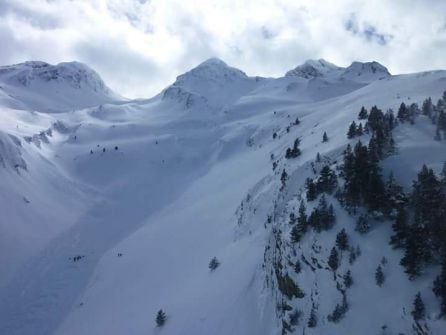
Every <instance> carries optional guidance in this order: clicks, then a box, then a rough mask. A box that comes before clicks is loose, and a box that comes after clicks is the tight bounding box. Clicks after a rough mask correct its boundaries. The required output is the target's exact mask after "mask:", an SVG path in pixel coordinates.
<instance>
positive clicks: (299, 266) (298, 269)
mask: <svg viewBox="0 0 446 335" xmlns="http://www.w3.org/2000/svg"><path fill="white" fill-rule="evenodd" d="M300 271H302V266H301V264H300V261H299V260H297V261H296V264H295V265H294V272H296V273H297V274H299V273H300Z"/></svg>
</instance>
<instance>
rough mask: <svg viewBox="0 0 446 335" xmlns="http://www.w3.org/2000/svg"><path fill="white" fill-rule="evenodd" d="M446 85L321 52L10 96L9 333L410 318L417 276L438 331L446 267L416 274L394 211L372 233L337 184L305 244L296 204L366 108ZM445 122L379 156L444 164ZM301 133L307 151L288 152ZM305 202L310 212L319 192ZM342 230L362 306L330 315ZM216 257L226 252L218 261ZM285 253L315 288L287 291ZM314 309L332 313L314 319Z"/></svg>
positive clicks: (398, 326)
mask: <svg viewBox="0 0 446 335" xmlns="http://www.w3.org/2000/svg"><path fill="white" fill-rule="evenodd" d="M309 67H312V68H314V71H313V69H309ZM304 70H305V71H304ZM315 71H317V72H315ZM302 73H304V75H302ZM310 74H311V75H310ZM2 78H5V77H2ZM3 80H5V81H6V79H3ZM56 82H58V81H55V82H54V85H56ZM60 85H61V86H64V85H66V84H65V82H62V83H60ZM445 86H446V72H445V71H438V72H430V73H422V74H413V75H400V76H390V75H389V74H388V72H387V70H386V69H385V68H384V67H382V66H381V65H379V64H377V63H353V64H352V65H351V66H350V67H348V68H346V69H343V68H339V67H337V66H335V65H332V64H329V63H328V62H325V61H309V62H307V63H306V64H304V65H303V66H300V67H298V68H297V70H293V71H290V72H289V73H288V74H287V76H285V77H283V78H277V79H272V78H268V79H260V78H250V77H248V76H246V75H245V74H244V73H243V72H241V71H239V70H237V69H234V68H231V67H229V66H227V65H226V64H224V63H223V62H221V61H219V60H217V59H211V60H208V61H206V62H204V63H203V64H201V65H199V66H198V67H196V68H195V69H192V70H191V71H189V72H187V73H185V74H183V75H181V76H179V77H178V78H177V81H176V82H175V83H174V84H172V85H171V86H169V87H168V88H166V89H165V90H164V91H163V92H161V94H159V95H157V96H156V97H154V98H152V99H149V100H144V101H129V102H122V101H121V102H113V100H109V101H108V103H107V102H106V101H101V102H96V103H95V104H96V105H97V106H93V102H92V100H91V101H90V102H91V103H92V104H91V105H90V104H89V103H90V102H89V103H88V104H84V102H85V101H88V99H89V97H90V95H88V94H90V93H88V94H87V95H86V100H85V101H82V102H80V103H79V105H77V106H76V105H75V104H76V103H77V102H76V100H73V101H72V103H73V107H72V108H73V109H75V111H74V112H70V113H67V112H61V113H58V114H46V113H38V112H29V111H27V109H38V108H36V107H34V105H33V103H34V102H35V103H36V105H39V104H40V102H41V101H43V100H40V99H44V98H45V99H46V95H45V94H46V93H45V92H46V91H45V92H43V93H42V92H40V91H39V88H36V87H37V86H36V87H34V86H33V85H30V86H23V87H20V86H17V87H20V89H19V91H17V92H18V93H17V96H18V97H27V96H36V97H38V99H37V98H36V100H27V99H25V98H23V100H20V99H19V98H17V99H16V101H18V102H21V103H23V105H19V103H17V105H14V106H13V105H11V104H10V103H9V102H6V103H5V102H4V100H2V101H3V102H2V104H3V107H0V113H1V114H0V115H1V118H2V120H3V121H4V122H2V124H1V126H0V130H1V132H2V133H1V135H0V141H1V142H0V157H6V158H4V159H3V161H5V162H8V163H7V164H5V165H6V166H5V167H0V178H1V180H2V183H1V185H2V186H0V197H1V199H2V201H0V211H1V212H2V213H8V216H7V220H5V221H3V220H2V221H1V222H0V232H1V234H0V236H1V237H0V238H1V241H0V255H4V256H2V258H0V262H1V264H2V267H3V268H5V269H7V272H8V276H7V277H6V278H2V282H1V283H0V284H1V285H0V297H1V299H0V333H1V334H3V333H5V334H11V335H13V334H64V335H65V334H95V335H96V334H124V333H125V334H162V333H168V334H185V333H186V334H217V335H218V334H221V335H227V334H265V335H269V334H280V333H282V332H283V329H284V323H283V321H285V322H288V323H289V317H290V315H291V314H292V312H295V311H297V310H299V311H301V315H300V317H299V318H298V319H300V322H299V323H298V324H295V325H292V327H291V328H292V329H293V330H289V331H287V330H285V332H286V333H296V334H302V333H305V334H327V333H330V334H380V333H386V332H387V333H388V334H398V333H406V334H410V333H412V332H414V330H413V327H414V324H415V323H414V320H413V319H412V317H411V315H410V310H411V308H412V301H413V297H414V295H415V294H416V293H417V292H418V291H420V292H421V294H422V296H423V298H424V301H425V304H426V309H427V315H428V317H427V318H426V320H425V321H423V323H422V325H421V327H422V328H421V329H423V331H425V332H426V333H430V334H441V333H442V330H444V329H445V326H446V323H445V322H444V321H443V320H441V319H437V315H438V310H439V307H438V299H436V298H435V297H434V296H433V294H432V292H431V287H430V285H431V282H432V280H433V276H434V274H437V273H438V267H436V266H433V267H432V268H431V269H429V271H428V272H427V273H426V274H425V275H423V276H422V277H420V278H418V279H417V280H415V281H409V280H408V279H407V276H406V275H405V274H404V269H403V268H402V267H401V266H400V265H399V260H400V258H401V256H402V255H401V253H402V252H401V250H393V249H392V248H391V247H390V246H389V245H388V239H389V237H390V235H391V228H390V225H391V222H389V221H383V222H378V221H376V222H374V224H373V228H372V230H371V231H370V232H369V234H367V235H361V234H359V233H357V232H356V231H355V230H354V227H355V221H356V217H355V216H354V215H349V214H348V213H347V212H346V210H345V209H343V208H342V206H340V204H339V203H338V201H337V200H336V199H335V197H334V196H329V195H327V199H328V201H329V202H330V203H332V204H333V205H334V208H335V213H336V216H337V219H336V223H335V225H334V227H333V228H332V229H331V230H329V231H324V232H322V233H316V232H313V231H311V232H309V233H307V235H305V236H304V238H303V239H302V240H301V243H299V244H293V243H292V242H291V241H290V231H291V229H292V225H290V224H289V214H290V213H291V212H294V213H296V212H297V208H298V207H299V202H300V200H301V199H305V181H306V178H307V177H310V178H315V177H316V175H317V174H318V173H319V171H320V169H321V168H322V165H323V163H315V159H316V154H317V153H318V152H319V153H320V155H321V157H322V158H321V159H322V162H326V163H328V164H330V165H331V166H332V167H333V168H334V167H336V166H339V165H340V164H341V161H342V152H343V151H344V149H345V147H346V145H347V144H348V143H351V144H352V145H354V144H355V143H356V140H357V139H358V138H356V139H347V136H346V134H347V131H348V128H349V125H350V123H351V122H352V121H353V120H356V121H357V115H358V112H359V110H360V108H361V106H366V107H367V108H370V107H372V106H373V105H375V104H377V105H378V106H379V107H380V108H382V109H384V110H386V109H387V108H393V109H394V110H397V109H398V107H399V105H400V104H401V102H403V101H405V102H406V103H412V102H418V103H419V104H421V102H422V101H423V100H424V99H425V98H426V97H428V96H432V98H433V99H434V101H436V100H437V99H438V98H439V97H441V94H442V92H443V91H444V89H445ZM38 87H40V86H38ZM104 87H105V86H104ZM19 93H20V94H19ZM5 106H6V107H5ZM11 106H12V107H11ZM51 106H52V105H51ZM86 106H89V107H88V108H85V107H86ZM296 118H298V119H299V120H300V121H299V122H296ZM324 132H327V134H328V137H329V140H328V142H325V143H322V135H323V133H324ZM434 134H435V126H434V125H432V123H431V121H430V120H428V118H427V117H426V116H419V117H418V118H417V120H416V122H415V124H414V125H410V124H409V123H404V124H400V125H399V126H398V127H397V128H396V129H395V130H394V132H393V136H394V139H395V142H396V147H397V152H398V153H397V154H395V155H393V156H389V157H388V158H387V159H385V160H384V161H383V162H382V166H383V174H385V175H387V174H388V173H389V172H390V171H393V172H394V175H395V178H397V180H398V181H399V182H400V183H401V184H402V185H403V186H404V187H406V188H409V187H410V185H411V182H412V180H413V179H415V178H416V174H417V172H418V171H419V169H420V167H421V165H422V164H423V163H426V164H428V165H429V166H430V167H432V168H434V169H435V171H436V172H439V171H440V169H441V166H442V162H443V160H444V159H445V158H446V157H445V156H446V147H445V142H444V141H434V140H433V136H434ZM296 138H300V140H301V143H300V150H301V151H302V154H301V155H300V156H299V157H297V158H294V159H286V158H285V157H284V155H285V152H286V149H287V147H291V146H292V145H293V142H294V140H295V139H296ZM360 138H361V140H362V141H364V142H366V141H368V140H369V139H370V134H365V135H362V137H360ZM420 153H423V156H421V154H420ZM421 157H422V158H421ZM273 164H274V166H275V169H272V165H273ZM25 167H26V169H25ZM283 169H285V170H286V171H287V174H288V179H287V180H286V183H285V185H283V184H282V182H281V173H282V171H283ZM315 172H316V174H315ZM3 181H4V182H3ZM305 203H306V206H307V212H308V213H309V212H310V211H311V209H312V208H313V207H315V206H317V203H318V200H314V201H305ZM341 228H345V229H346V231H347V232H348V234H349V238H350V243H351V244H352V245H353V246H355V247H356V245H360V246H361V250H362V253H361V255H358V259H357V260H356V261H355V262H354V264H352V265H349V262H348V259H347V256H346V255H345V256H343V257H344V258H342V261H341V265H340V267H339V272H338V274H339V275H342V274H343V273H344V272H345V271H347V270H351V272H352V276H353V280H354V284H353V286H352V288H351V289H349V291H348V293H347V294H348V302H349V305H350V308H349V311H348V312H347V314H346V315H345V317H344V318H343V319H342V320H341V321H340V322H339V323H333V322H330V321H328V315H329V314H330V313H332V311H333V309H334V307H335V305H336V304H337V303H340V302H341V301H342V297H343V295H342V293H341V291H340V290H339V286H338V285H337V284H336V283H337V281H339V280H340V279H339V278H338V279H336V278H337V277H334V276H333V272H331V271H330V270H329V269H327V259H328V256H329V254H330V250H331V248H332V246H333V244H334V240H335V238H336V234H337V233H338V231H339V230H340V229H341ZM29 240H30V241H35V243H32V244H31V245H29V246H28V245H27V246H26V248H25V246H23V245H24V244H26V242H27V241H29ZM15 241H20V243H16V242H15ZM23 250H25V251H26V252H25V251H23ZM16 255H17V257H16ZM214 256H216V257H217V258H218V260H219V261H220V262H221V265H220V266H219V267H218V268H217V269H215V270H214V271H210V270H209V268H208V263H209V261H210V260H211V258H212V257H214ZM383 256H385V257H386V262H385V263H386V264H385V265H384V264H383V265H382V266H383V267H384V272H385V276H386V281H385V284H384V285H382V286H381V287H378V286H377V285H376V284H375V281H374V271H375V269H376V267H377V265H378V264H379V263H380V262H381V261H382V257H383ZM298 259H299V260H300V261H301V271H300V273H295V271H294V267H295V264H296V261H297V260H298ZM304 259H305V260H306V261H307V262H308V264H307V263H305V262H304V261H303V260H304ZM279 260H280V261H279ZM25 261H26V262H25ZM279 263H280V264H281V266H282V268H281V271H282V272H280V274H281V275H282V276H285V272H286V273H288V275H289V276H290V277H291V278H292V280H293V281H294V282H295V283H297V284H298V285H299V287H300V289H301V290H302V291H303V292H304V297H300V298H297V297H292V298H291V299H288V298H287V297H286V295H284V294H283V292H282V290H281V288H282V289H283V287H282V286H283V282H281V283H279V280H278V278H281V277H280V276H277V274H276V273H275V271H276V268H277V266H278V264H279ZM319 266H320V267H319ZM282 278H285V277H282ZM341 288H342V286H341ZM364 292H369V293H368V294H364ZM284 304H285V305H287V306H289V307H291V308H292V311H290V310H288V307H286V308H283V307H284V306H285V305H284ZM312 307H314V309H315V310H316V313H317V319H318V325H317V327H315V328H308V325H307V320H308V318H309V316H310V313H311V309H312ZM159 309H163V310H164V311H165V312H166V314H167V322H166V324H165V325H164V326H163V327H162V328H158V327H156V325H155V323H154V318H155V315H156V313H157V311H158V310H159ZM384 326H385V327H384ZM383 327H384V328H383ZM426 329H429V331H426Z"/></svg>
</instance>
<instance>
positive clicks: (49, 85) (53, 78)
mask: <svg viewBox="0 0 446 335" xmlns="http://www.w3.org/2000/svg"><path fill="white" fill-rule="evenodd" d="M118 100H122V97H120V96H119V95H117V94H116V93H114V92H113V91H112V90H110V89H109V88H108V87H107V86H106V85H105V83H104V82H103V80H102V79H101V78H100V77H99V75H98V74H97V73H96V72H95V71H94V70H92V69H91V68H89V67H88V66H87V65H85V64H82V63H79V62H70V63H60V64H57V65H50V64H48V63H45V62H37V61H33V62H25V63H21V64H15V65H9V66H1V67H0V102H1V104H2V105H3V106H8V107H12V108H19V109H34V110H38V111H42V112H51V113H59V112H65V111H68V110H71V109H78V108H84V107H91V106H96V105H99V104H102V103H107V102H114V101H118Z"/></svg>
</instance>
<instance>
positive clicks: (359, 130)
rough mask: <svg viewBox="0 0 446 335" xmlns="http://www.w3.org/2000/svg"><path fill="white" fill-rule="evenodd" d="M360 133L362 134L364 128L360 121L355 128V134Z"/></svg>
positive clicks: (359, 134) (358, 134)
mask: <svg viewBox="0 0 446 335" xmlns="http://www.w3.org/2000/svg"><path fill="white" fill-rule="evenodd" d="M362 135H364V129H363V128H362V123H360V124H359V126H358V127H357V128H356V136H362Z"/></svg>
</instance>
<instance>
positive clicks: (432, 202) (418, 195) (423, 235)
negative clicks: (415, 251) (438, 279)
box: [411, 165, 446, 262]
mask: <svg viewBox="0 0 446 335" xmlns="http://www.w3.org/2000/svg"><path fill="white" fill-rule="evenodd" d="M411 204H412V207H413V208H414V221H415V222H414V223H415V225H416V226H417V227H418V228H419V233H420V235H419V236H418V238H420V239H421V240H422V245H420V247H421V248H422V251H423V253H424V261H426V262H429V261H430V260H431V258H432V256H433V255H434V254H435V253H436V251H437V250H440V249H441V245H442V244H443V241H444V240H445V238H446V230H445V226H444V222H446V211H445V209H444V208H445V204H446V192H445V190H443V188H442V184H441V181H440V180H439V179H438V178H437V176H436V175H435V173H434V171H433V170H432V169H428V168H427V167H426V166H425V165H423V167H422V169H421V171H420V172H419V173H418V176H417V180H416V181H415V182H414V184H413V192H412V201H411Z"/></svg>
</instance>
